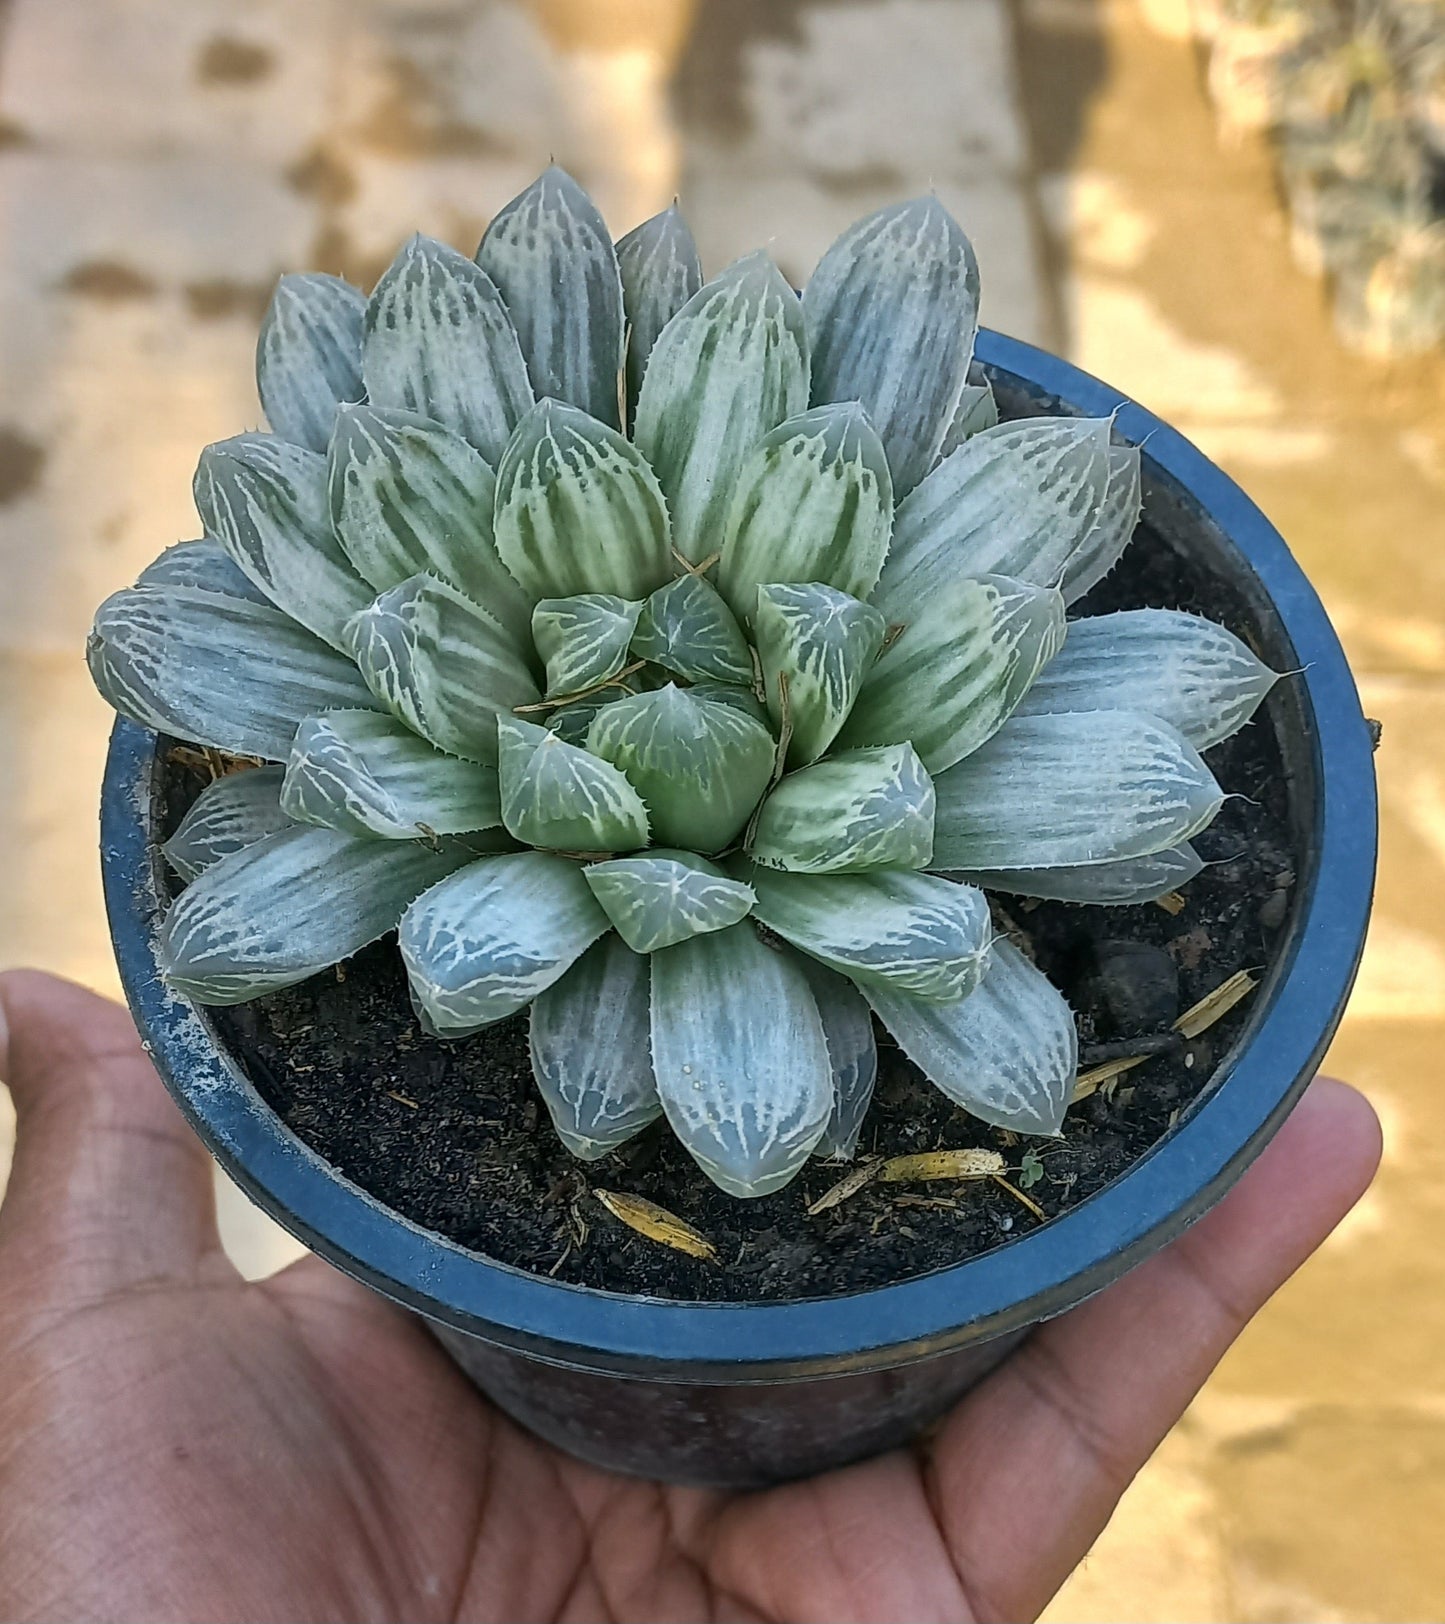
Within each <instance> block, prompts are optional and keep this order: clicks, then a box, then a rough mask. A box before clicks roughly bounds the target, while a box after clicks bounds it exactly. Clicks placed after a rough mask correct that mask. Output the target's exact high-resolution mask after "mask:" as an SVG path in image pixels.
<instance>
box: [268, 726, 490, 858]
mask: <svg viewBox="0 0 1445 1624" xmlns="http://www.w3.org/2000/svg"><path fill="white" fill-rule="evenodd" d="M281 804H282V806H283V807H284V808H285V809H286V811H287V813H288V814H289V815H290V816H291V817H293V818H294V819H295V820H296V821H297V822H298V823H317V824H320V825H322V827H324V828H328V829H340V830H341V831H342V832H343V833H344V834H352V835H370V836H372V837H373V838H380V839H382V840H416V839H417V838H418V837H419V836H420V837H427V838H429V837H431V836H433V835H459V834H471V833H472V832H474V831H475V830H478V829H495V828H496V827H497V826H498V825H499V824H500V823H501V821H502V812H501V802H500V798H499V795H498V791H497V775H496V773H495V771H494V770H493V769H492V768H490V767H479V766H478V765H477V764H476V763H475V762H473V761H459V760H458V759H457V758H456V757H455V756H448V755H444V754H443V753H442V752H441V751H440V750H435V749H433V748H432V746H431V745H429V744H428V743H427V742H426V740H425V739H420V738H418V737H417V736H416V734H415V733H413V732H412V731H411V729H410V728H408V727H406V726H404V725H403V724H402V723H401V722H398V721H397V720H396V719H395V718H394V717H391V716H381V715H379V714H377V713H376V712H375V711H328V712H326V713H325V714H324V715H321V716H311V717H308V718H307V719H306V721H304V722H303V723H302V724H301V726H300V727H299V728H298V729H297V732H296V742H295V744H293V745H292V746H291V759H290V761H289V762H288V763H287V767H286V785H285V788H284V789H283V790H282V792H281Z"/></svg>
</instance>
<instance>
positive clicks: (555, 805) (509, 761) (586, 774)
mask: <svg viewBox="0 0 1445 1624" xmlns="http://www.w3.org/2000/svg"><path fill="white" fill-rule="evenodd" d="M497 740H498V760H497V770H498V774H499V777H500V780H501V787H502V822H503V823H504V824H505V825H506V826H507V829H508V831H509V832H510V833H511V834H513V835H515V836H516V838H517V839H518V840H520V841H522V842H523V843H524V844H525V845H528V846H541V847H545V848H546V849H548V850H550V851H568V852H610V851H635V850H636V849H637V848H638V847H639V846H645V845H646V844H647V808H646V807H645V806H644V805H643V804H642V797H641V796H640V795H639V794H638V793H637V791H636V790H635V789H634V788H633V787H632V785H631V784H630V783H628V781H627V779H626V777H625V776H624V775H623V774H622V773H620V772H619V771H618V770H617V768H616V767H614V766H612V764H611V763H610V762H606V761H602V760H600V759H599V758H598V757H597V756H594V755H592V754H590V753H589V752H588V751H586V750H584V749H581V748H580V747H579V746H577V745H575V744H568V743H567V742H566V740H565V739H562V738H559V737H558V735H557V734H555V733H552V732H549V731H548V730H547V729H546V728H545V727H538V726H537V725H536V724H535V723H533V722H523V721H521V720H519V719H518V718H517V717H510V716H499V717H498V718H497Z"/></svg>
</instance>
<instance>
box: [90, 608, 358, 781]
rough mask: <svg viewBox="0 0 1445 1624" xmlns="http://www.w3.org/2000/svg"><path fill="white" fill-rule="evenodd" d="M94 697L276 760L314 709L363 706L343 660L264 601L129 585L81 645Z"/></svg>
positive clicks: (197, 737)
mask: <svg viewBox="0 0 1445 1624" xmlns="http://www.w3.org/2000/svg"><path fill="white" fill-rule="evenodd" d="M85 657H86V660H87V662H88V663H89V665H90V674H91V676H92V677H93V678H94V679H95V685H96V687H97V688H99V689H100V692H101V695H102V697H103V698H104V699H105V700H106V701H107V703H109V704H110V705H112V706H113V707H114V708H115V709H116V710H118V711H119V712H120V713H121V715H122V716H128V717H130V719H131V720H132V721H133V722H139V723H140V724H141V725H142V726H143V727H153V728H155V729H156V731H157V732H159V733H170V734H173V735H174V736H175V737H176V738H178V739H188V740H190V741H191V742H192V743H193V744H210V745H214V746H215V747H216V748H217V749H218V750H229V751H230V752H232V754H234V755H241V756H261V757H263V758H264V759H266V760H269V761H284V760H285V759H286V757H287V755H288V754H289V753H290V750H291V741H292V739H293V738H294V737H295V736H296V729H297V727H298V726H299V725H300V723H301V721H302V720H303V719H304V718H305V717H307V716H311V715H313V714H314V713H315V712H316V711H320V710H330V709H333V708H343V707H346V706H361V707H371V706H372V704H373V701H372V697H371V695H370V693H369V692H368V691H367V689H366V686H365V684H364V683H363V682H362V680H361V677H360V676H359V674H358V673H357V670H356V667H355V666H354V665H352V663H351V661H350V660H348V659H346V658H344V657H343V656H342V655H340V654H338V653H336V651H335V650H334V649H331V648H328V647H327V646H326V644H325V643H323V642H321V641H320V639H319V638H315V637H313V636H312V635H311V633H310V632H308V631H306V630H305V629H304V628H303V627H301V626H298V625H297V624H296V622H295V621H294V620H292V619H291V618H290V616H289V615H283V614H282V613H281V611H280V610H279V609H274V608H272V607H271V605H270V604H262V603H253V602H251V601H250V600H249V599H246V598H237V597H231V596H228V595H223V594H221V593H217V592H202V591H200V590H198V589H197V588H195V587H184V586H141V587H131V588H130V589H129V590H127V591H124V592H117V593H115V594H114V595H113V596H111V597H109V598H107V599H106V600H105V602H104V603H103V604H101V606H100V608H99V609H97V610H96V612H95V622H94V625H93V626H92V627H91V632H90V637H89V639H88V641H87V643H86V649H85Z"/></svg>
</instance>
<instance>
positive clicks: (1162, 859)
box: [953, 844, 1204, 907]
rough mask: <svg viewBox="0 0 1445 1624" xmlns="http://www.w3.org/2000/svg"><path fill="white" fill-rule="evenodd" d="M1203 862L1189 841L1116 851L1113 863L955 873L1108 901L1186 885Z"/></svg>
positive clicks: (989, 883) (993, 884)
mask: <svg viewBox="0 0 1445 1624" xmlns="http://www.w3.org/2000/svg"><path fill="white" fill-rule="evenodd" d="M1203 867H1204V864H1203V862H1202V861H1201V860H1200V857H1199V854H1198V852H1196V851H1195V849H1194V848H1193V846H1190V845H1188V844H1185V845H1182V846H1170V847H1166V848H1165V850H1163V851H1156V852H1151V853H1150V854H1149V855H1148V856H1147V857H1121V858H1120V859H1119V860H1118V861H1117V862H1113V863H1092V864H1091V863H1085V864H1081V865H1079V866H1078V867H1076V868H1000V869H984V870H980V871H979V872H977V873H962V874H954V875H953V878H954V879H958V880H966V881H967V882H968V883H969V884H970V885H982V886H985V887H987V888H988V889H989V890H991V891H1007V892H1010V893H1012V894H1013V895H1015V896H1021V897H1043V898H1045V899H1047V900H1048V901H1051V902H1089V903H1097V904H1102V905H1104V906H1111V907H1124V906H1128V905H1129V904H1132V903H1139V902H1153V901H1154V900H1155V899H1156V898H1157V897H1162V896H1167V895H1168V894H1169V892H1171V891H1177V890H1178V889H1179V888H1180V886H1182V885H1188V883H1189V882H1190V880H1192V879H1193V878H1194V877H1195V876H1196V875H1197V874H1198V873H1199V872H1200V870H1201V869H1202V868H1203Z"/></svg>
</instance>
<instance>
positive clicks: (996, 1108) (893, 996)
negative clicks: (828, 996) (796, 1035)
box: [863, 938, 1079, 1135]
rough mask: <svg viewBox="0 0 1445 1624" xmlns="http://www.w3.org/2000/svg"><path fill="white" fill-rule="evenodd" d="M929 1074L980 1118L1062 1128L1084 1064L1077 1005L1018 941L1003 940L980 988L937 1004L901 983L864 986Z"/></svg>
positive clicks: (1020, 1129)
mask: <svg viewBox="0 0 1445 1624" xmlns="http://www.w3.org/2000/svg"><path fill="white" fill-rule="evenodd" d="M863 991H864V994H865V996H866V997H867V999H868V1002H869V1003H870V1004H872V1006H873V1010H874V1013H875V1014H876V1015H877V1016H878V1019H879V1020H881V1021H882V1022H883V1024H884V1026H886V1027H887V1028H888V1030H889V1031H890V1032H891V1033H892V1034H893V1036H894V1037H895V1038H896V1039H897V1040H898V1046H899V1048H900V1049H902V1050H903V1052H904V1054H906V1055H907V1056H908V1058H909V1059H910V1060H911V1061H912V1062H913V1063H914V1065H915V1066H917V1067H918V1069H919V1070H920V1071H921V1072H922V1073H923V1074H924V1076H925V1077H927V1078H928V1080H929V1082H931V1083H933V1084H934V1085H935V1087H937V1088H939V1089H941V1090H942V1092H943V1093H945V1094H946V1095H947V1096H948V1097H949V1099H951V1100H952V1101H953V1102H954V1104H955V1105H961V1106H962V1107H963V1108H964V1110H965V1111H968V1112H969V1113H970V1114H972V1115H973V1116H976V1117H978V1118H979V1119H980V1121H983V1122H988V1123H991V1124H992V1125H993V1126H994V1127H996V1128H1007V1129H1009V1130H1010V1131H1011V1132H1013V1133H1036V1134H1051V1135H1052V1134H1057V1133H1058V1131H1059V1129H1060V1128H1061V1127H1062V1126H1063V1121H1064V1112H1065V1111H1066V1110H1068V1107H1069V1097H1070V1095H1071V1093H1072V1091H1073V1086H1074V1077H1075V1075H1076V1073H1077V1071H1078V1065H1079V1048H1078V1038H1077V1036H1076V1035H1075V1032H1074V1017H1073V1014H1072V1013H1071V1011H1070V1009H1069V1006H1068V1005H1067V1004H1066V1003H1065V1002H1064V1000H1063V999H1062V998H1061V997H1060V996H1059V994H1058V993H1057V992H1056V991H1055V990H1054V988H1053V987H1052V986H1051V985H1050V984H1049V981H1048V979H1047V978H1046V977H1045V976H1043V975H1041V974H1040V973H1039V972H1038V971H1037V970H1036V969H1035V968H1034V967H1033V965H1031V964H1030V963H1029V961H1028V960H1027V959H1026V958H1025V957H1024V956H1023V954H1022V953H1020V952H1019V950H1018V949H1017V948H1016V947H1015V946H1014V945H1013V943H1012V942H1010V941H1008V940H1006V939H1004V938H1000V939H999V940H998V941H997V942H995V943H994V947H993V957H992V960H991V961H990V963H989V967H988V970H987V971H986V973H985V974H984V978H983V981H982V982H981V983H980V985H979V987H978V990H977V991H976V992H974V993H972V994H970V995H969V997H967V998H965V999H963V1000H961V1001H960V1002H959V1003H954V1004H930V1003H928V1002H926V1001H925V1000H923V999H921V998H914V997H910V996H909V995H908V994H907V993H904V992H900V991H899V990H898V989H897V988H895V987H881V986H869V987H864V989H863Z"/></svg>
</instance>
